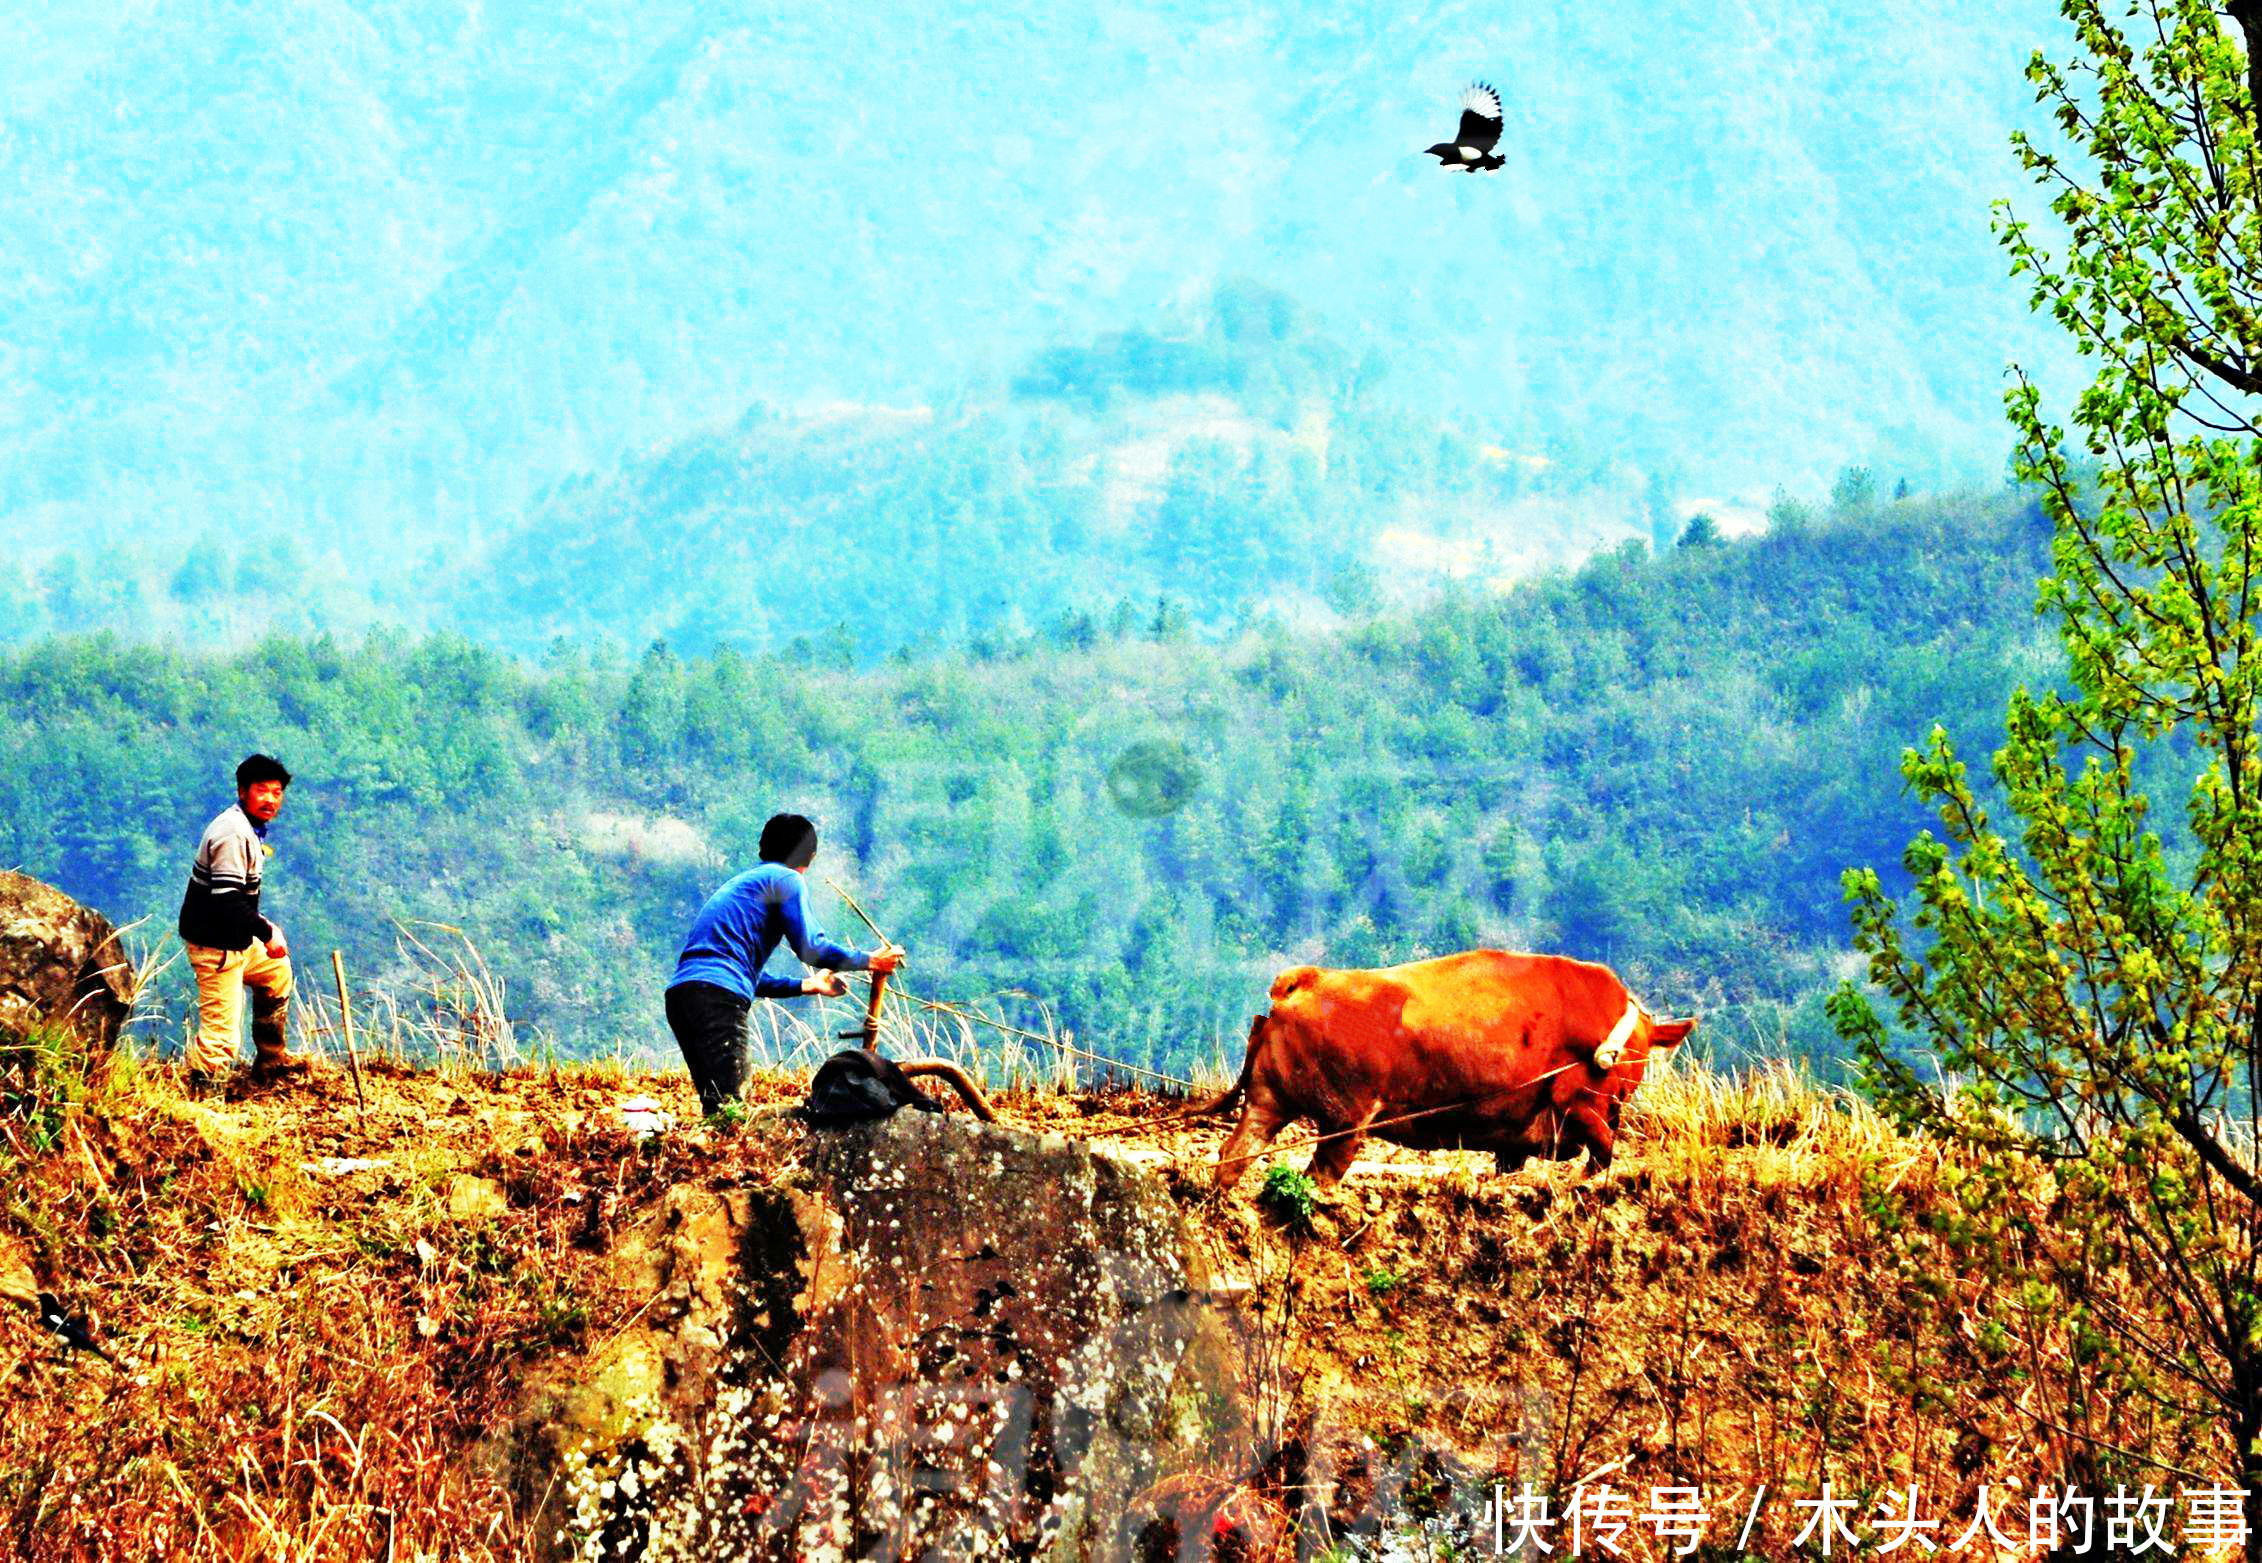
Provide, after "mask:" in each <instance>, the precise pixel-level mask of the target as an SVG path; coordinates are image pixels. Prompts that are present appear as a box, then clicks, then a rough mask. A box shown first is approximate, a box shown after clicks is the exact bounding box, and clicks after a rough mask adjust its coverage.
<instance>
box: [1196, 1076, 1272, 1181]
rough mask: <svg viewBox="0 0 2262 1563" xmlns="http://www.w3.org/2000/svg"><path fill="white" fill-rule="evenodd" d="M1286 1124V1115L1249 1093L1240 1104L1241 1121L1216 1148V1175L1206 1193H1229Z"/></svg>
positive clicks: (1266, 1100)
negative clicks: (1260, 1152)
mask: <svg viewBox="0 0 2262 1563" xmlns="http://www.w3.org/2000/svg"><path fill="white" fill-rule="evenodd" d="M1287 1122H1288V1115H1287V1114H1286V1113H1284V1112H1282V1111H1280V1109H1279V1108H1278V1107H1277V1106H1276V1105H1274V1104H1273V1102H1272V1101H1270V1100H1269V1099H1260V1098H1259V1097H1258V1095H1257V1093H1256V1092H1254V1091H1252V1092H1250V1093H1249V1096H1248V1098H1247V1099H1246V1101H1245V1102H1244V1103H1243V1104H1242V1108H1241V1121H1240V1122H1238V1123H1236V1124H1235V1125H1234V1126H1233V1132H1232V1133H1231V1134H1229V1135H1227V1136H1226V1137H1225V1144H1224V1145H1222V1146H1220V1147H1219V1148H1218V1153H1217V1173H1216V1176H1215V1177H1213V1178H1212V1179H1211V1180H1210V1193H1211V1194H1212V1195H1213V1196H1217V1195H1224V1194H1228V1193H1231V1192H1232V1190H1233V1185H1234V1184H1236V1183H1238V1182H1240V1181H1241V1178H1242V1176H1243V1174H1245V1173H1247V1172H1248V1170H1249V1166H1250V1163H1252V1162H1253V1161H1255V1160H1256V1157H1257V1153H1258V1152H1259V1151H1261V1150H1263V1149H1264V1148H1265V1147H1266V1146H1267V1145H1270V1144H1271V1143H1272V1137H1273V1136H1274V1135H1276V1134H1278V1133H1279V1132H1280V1130H1281V1126H1282V1125H1283V1124H1285V1123H1287Z"/></svg>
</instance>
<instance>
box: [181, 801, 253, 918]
mask: <svg viewBox="0 0 2262 1563" xmlns="http://www.w3.org/2000/svg"><path fill="white" fill-rule="evenodd" d="M266 834H267V832H266V831H264V830H262V829H261V828H260V827H259V826H257V825H255V824H253V823H252V821H251V816H250V815H248V814H246V813H244V811H243V806H242V805H241V804H236V803H231V804H229V805H228V806H227V807H226V808H224V809H222V810H221V811H220V813H219V814H218V816H216V817H215V818H214V819H213V821H212V823H211V824H209V825H207V826H205V827H204V839H203V840H202V841H200V842H198V843H197V848H196V862H195V863H193V864H192V865H190V867H189V880H188V894H186V895H184V896H182V897H181V942H182V943H184V944H200V945H203V946H205V947H206V948H207V949H214V950H247V949H249V948H251V946H252V945H254V944H264V943H265V942H266V941H267V940H269V939H271V938H273V937H274V935H275V929H274V926H273V925H272V924H271V923H269V922H268V921H267V919H266V918H264V917H262V916H260V915H259V879H260V871H261V869H263V868H264V867H265V866H266V862H267V854H268V852H269V851H270V850H271V849H270V848H269V847H268V845H267V843H266V841H265V840H264V839H263V838H264V837H265V836H266Z"/></svg>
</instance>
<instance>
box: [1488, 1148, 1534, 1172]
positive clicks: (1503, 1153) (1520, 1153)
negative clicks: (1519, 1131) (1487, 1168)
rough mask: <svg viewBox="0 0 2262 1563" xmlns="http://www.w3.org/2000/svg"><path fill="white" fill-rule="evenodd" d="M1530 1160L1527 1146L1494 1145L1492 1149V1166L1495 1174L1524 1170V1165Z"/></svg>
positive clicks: (1529, 1149) (1530, 1153) (1530, 1149)
mask: <svg viewBox="0 0 2262 1563" xmlns="http://www.w3.org/2000/svg"><path fill="white" fill-rule="evenodd" d="M1531 1159H1532V1148H1531V1147H1530V1146H1529V1145H1495V1146H1494V1147H1493V1148H1492V1165H1493V1170H1494V1171H1496V1172H1502V1173H1509V1172H1521V1171H1523V1170H1524V1163H1525V1162H1527V1161H1530V1160H1531Z"/></svg>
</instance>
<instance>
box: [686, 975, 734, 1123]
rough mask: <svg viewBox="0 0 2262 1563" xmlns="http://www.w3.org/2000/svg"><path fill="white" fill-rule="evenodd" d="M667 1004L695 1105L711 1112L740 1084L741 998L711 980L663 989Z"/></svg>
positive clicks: (728, 1100) (726, 1100) (719, 1107)
mask: <svg viewBox="0 0 2262 1563" xmlns="http://www.w3.org/2000/svg"><path fill="white" fill-rule="evenodd" d="M667 1005H668V1029H669V1030H670V1031H673V1032H674V1033H675V1040H676V1045H677V1046H678V1047H680V1048H682V1049H683V1061H684V1062H685V1063H686V1064H689V1065H690V1066H691V1083H692V1085H693V1086H695V1087H697V1088H698V1091H699V1105H700V1107H701V1108H703V1109H704V1110H705V1111H706V1112H707V1113H708V1114H710V1115H712V1114H713V1113H715V1112H717V1111H718V1110H720V1109H721V1107H722V1105H723V1103H725V1102H730V1101H736V1100H737V1099H738V1093H739V1092H740V1090H742V1089H743V1088H744V1087H745V1085H746V1011H747V1008H748V1004H747V1001H746V1000H745V999H742V998H740V997H739V996H738V995H737V994H735V993H733V992H731V991H730V989H728V988H718V987H716V986H715V985H714V984H713V983H711V982H679V983H677V984H676V985H675V986H674V987H672V988H670V989H668V998H667Z"/></svg>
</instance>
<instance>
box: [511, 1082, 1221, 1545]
mask: <svg viewBox="0 0 2262 1563" xmlns="http://www.w3.org/2000/svg"><path fill="white" fill-rule="evenodd" d="M744 1132H748V1133H756V1134H772V1135H778V1136H784V1137H789V1138H790V1140H791V1142H792V1145H791V1148H792V1150H793V1151H794V1153H795V1155H796V1159H797V1160H798V1163H799V1165H798V1167H797V1169H796V1170H795V1171H794V1172H793V1173H792V1174H791V1175H789V1176H788V1177H786V1178H785V1179H784V1180H783V1181H782V1182H780V1183H779V1184H777V1185H775V1186H772V1187H769V1188H761V1189H747V1188H731V1189H725V1190H719V1191H718V1190H702V1189H687V1188H679V1189H676V1190H674V1191H673V1192H672V1194H671V1196H670V1198H669V1201H668V1203H667V1206H666V1209H665V1214H664V1216H663V1217H662V1219H661V1220H660V1221H659V1222H657V1223H654V1225H655V1227H656V1228H657V1231H656V1232H654V1233H653V1234H652V1235H651V1236H650V1237H648V1238H645V1239H642V1240H640V1241H641V1244H642V1246H641V1247H638V1246H636V1245H634V1244H631V1245H625V1246H624V1252H623V1261H624V1262H625V1263H628V1264H630V1265H631V1266H632V1267H633V1266H641V1267H643V1268H642V1272H641V1273H640V1274H639V1273H634V1272H633V1271H632V1273H631V1274H630V1275H629V1276H627V1277H625V1278H626V1279H627V1280H628V1281H629V1282H630V1284H631V1285H632V1286H634V1287H636V1288H638V1289H642V1288H643V1287H645V1286H649V1287H650V1289H651V1290H650V1295H652V1297H653V1298H654V1302H653V1305H652V1307H651V1308H650V1309H649V1310H648V1312H647V1314H646V1316H645V1317H644V1318H643V1319H641V1320H639V1321H638V1322H637V1325H636V1327H635V1328H633V1329H629V1330H626V1331H623V1332H622V1334H621V1335H620V1337H619V1338H618V1339H616V1340H614V1341H612V1342H610V1343H608V1345H607V1346H606V1347H605V1349H604V1350H603V1351H602V1352H601V1353H600V1354H599V1356H598V1358H597V1359H596V1360H593V1361H591V1362H588V1363H586V1364H585V1365H583V1368H582V1370H581V1371H580V1373H579V1374H578V1375H577V1378H576V1381H575V1382H574V1383H573V1384H572V1385H571V1386H570V1387H567V1388H566V1389H564V1390H563V1391H562V1392H560V1393H557V1394H554V1395H552V1396H549V1397H547V1398H546V1399H545V1400H544V1402H543V1403H542V1404H540V1405H539V1406H538V1407H537V1408H536V1409H535V1411H534V1412H533V1413H532V1414H531V1416H530V1418H529V1420H528V1423H527V1424H524V1425H523V1426H522V1434H521V1443H520V1454H519V1461H520V1472H519V1475H520V1482H521V1486H522V1488H523V1490H525V1491H526V1492H527V1494H528V1495H529V1497H535V1498H539V1497H540V1496H542V1495H549V1496H550V1500H551V1501H550V1504H549V1508H550V1512H551V1516H552V1517H554V1519H555V1522H556V1524H555V1528H554V1529H550V1534H552V1535H555V1536H557V1537H558V1538H559V1543H560V1545H559V1551H560V1552H561V1553H564V1554H567V1555H578V1556H583V1557H591V1558H595V1557H606V1558H616V1557H642V1558H663V1557H684V1558H718V1559H720V1558H731V1559H737V1558H762V1559H768V1558H779V1559H786V1558H794V1559H798V1558H805V1557H844V1556H845V1557H854V1558H866V1557H888V1558H899V1557H900V1558H913V1557H937V1558H946V1557H952V1558H954V1557H963V1556H1000V1557H1023V1558H1034V1557H1044V1558H1053V1559H1063V1560H1066V1559H1076V1560H1083V1559H1090V1558H1099V1557H1108V1556H1120V1555H1122V1543H1121V1538H1120V1535H1119V1521H1120V1520H1121V1519H1122V1517H1123V1516H1124V1515H1125V1514H1126V1513H1127V1512H1129V1511H1130V1510H1131V1509H1132V1508H1133V1507H1134V1504H1135V1500H1136V1498H1137V1496H1138V1495H1139V1494H1140V1493H1141V1492H1142V1491H1144V1490H1145V1489H1147V1488H1148V1487H1150V1486H1151V1485H1152V1484H1153V1483H1154V1482H1155V1481H1156V1480H1157V1479H1158V1478H1159V1477H1164V1476H1168V1475H1170V1474H1171V1473H1172V1471H1173V1470H1174V1469H1176V1468H1178V1464H1177V1463H1183V1462H1184V1460H1185V1459H1186V1458H1187V1457H1188V1456H1190V1455H1191V1453H1192V1451H1193V1450H1194V1449H1195V1448H1197V1447H1199V1446H1200V1445H1201V1444H1202V1443H1203V1442H1204V1440H1205V1439H1206V1438H1208V1437H1209V1436H1211V1435H1212V1434H1214V1432H1215V1429H1216V1425H1217V1417H1218V1416H1219V1415H1220V1406H1221V1403H1222V1399H1223V1398H1224V1397H1229V1396H1230V1394H1231V1385H1230V1379H1231V1373H1230V1371H1229V1361H1228V1355H1227V1354H1228V1353H1229V1351H1230V1349H1231V1348H1230V1345H1229V1341H1228V1336H1227V1332H1226V1331H1225V1330H1224V1329H1223V1328H1222V1327H1221V1325H1220V1323H1219V1321H1218V1320H1217V1319H1216V1318H1215V1317H1214V1316H1213V1315H1212V1314H1211V1312H1210V1311H1209V1309H1208V1307H1207V1305H1206V1303H1205V1302H1204V1300H1203V1293H1202V1288H1203V1284H1204V1278H1203V1276H1202V1275H1201V1273H1200V1267H1199V1265H1198V1263H1197V1262H1196V1261H1195V1259H1194V1258H1193V1256H1192V1255H1191V1254H1190V1252H1189V1249H1188V1246H1187V1238H1186V1233H1185V1231H1184V1228H1183V1225H1182V1223H1181V1221H1180V1218H1179V1215H1178V1211H1177V1208H1176V1207H1175V1206H1174V1205H1173V1203H1172V1202H1171V1199H1170V1197H1169V1195H1168V1193H1167V1192H1166V1191H1165V1190H1164V1189H1163V1187H1162V1186H1161V1184H1160V1183H1159V1182H1158V1181H1157V1180H1156V1179H1155V1178H1154V1177H1153V1176H1152V1175H1151V1174H1149V1173H1147V1172H1145V1171H1143V1170H1141V1169H1139V1168H1137V1167H1134V1166H1132V1165H1130V1164H1128V1163H1124V1162H1118V1161H1114V1160H1111V1159H1109V1158H1107V1157H1105V1156H1103V1155H1099V1154H1095V1153H1094V1152H1093V1151H1091V1150H1090V1149H1088V1148H1086V1147H1085V1146H1084V1145H1082V1144H1080V1143H1078V1142H1075V1141H1072V1140H1068V1139H1066V1138H1063V1137H1062V1136H1059V1135H1052V1134H1045V1135H1039V1134H1032V1133H1029V1132H1027V1131H1023V1130H1018V1129H1012V1128H1006V1127H1002V1126H997V1125H987V1124H982V1123H978V1122H976V1121H974V1120H973V1119H971V1118H968V1117H965V1116H961V1115H956V1114H952V1115H929V1114H924V1113H908V1112H906V1113H898V1114H896V1115H895V1116H894V1117H893V1118H889V1119H886V1120H883V1121H880V1122H877V1123H872V1124H864V1125H858V1126H855V1127H852V1128H846V1129H825V1130H809V1129H805V1128H803V1127H802V1126H801V1125H800V1124H799V1123H798V1122H797V1121H794V1120H792V1119H789V1118H785V1117H782V1116H770V1117H766V1118H764V1119H760V1120H757V1121H756V1123H755V1124H753V1125H751V1126H750V1127H749V1128H748V1129H747V1130H746V1131H744ZM1174 1462H1177V1463H1174ZM546 1528H549V1527H547V1526H546Z"/></svg>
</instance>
